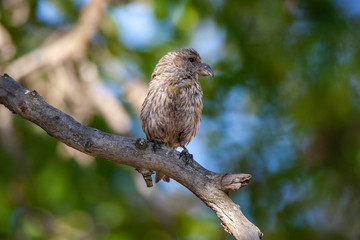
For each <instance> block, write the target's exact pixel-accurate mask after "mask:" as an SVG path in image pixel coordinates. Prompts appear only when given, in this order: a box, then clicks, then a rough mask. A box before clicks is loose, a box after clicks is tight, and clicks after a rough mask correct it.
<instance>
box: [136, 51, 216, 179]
mask: <svg viewBox="0 0 360 240" xmlns="http://www.w3.org/2000/svg"><path fill="white" fill-rule="evenodd" d="M199 75H201V76H209V75H211V76H212V77H213V76H214V73H213V71H212V69H211V68H210V66H209V65H208V64H206V63H203V62H202V60H201V57H200V55H199V54H198V53H197V52H196V51H195V50H194V49H191V48H190V49H180V50H177V51H173V52H169V53H167V54H166V55H165V56H164V57H162V58H161V59H160V61H159V62H158V64H157V65H156V67H155V69H154V72H153V74H152V75H151V82H150V86H149V91H148V94H147V96H146V98H145V100H144V102H143V104H142V109H141V114H140V118H141V124H142V128H143V130H144V132H145V134H146V138H147V139H148V140H149V141H151V142H153V144H154V150H156V146H157V145H159V144H162V145H164V146H166V147H169V148H173V149H176V148H177V147H182V148H183V151H182V152H181V154H180V157H181V156H183V155H184V156H185V157H186V159H187V160H188V159H191V158H192V155H191V154H190V153H189V152H188V150H187V149H186V147H185V146H186V145H187V144H188V143H189V142H190V141H191V139H192V138H193V137H195V135H196V133H197V131H198V129H199V126H200V122H201V112H202V107H203V104H202V94H203V92H202V89H201V86H200V83H199V81H198V76H199ZM161 179H163V180H164V181H166V182H169V180H170V179H169V177H167V176H165V175H164V174H162V173H159V172H157V173H156V177H155V182H158V181H160V180H161Z"/></svg>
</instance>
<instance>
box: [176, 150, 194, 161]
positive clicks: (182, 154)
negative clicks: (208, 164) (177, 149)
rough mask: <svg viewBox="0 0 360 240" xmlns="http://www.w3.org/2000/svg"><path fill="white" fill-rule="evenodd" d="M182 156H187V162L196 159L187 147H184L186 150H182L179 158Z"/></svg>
mask: <svg viewBox="0 0 360 240" xmlns="http://www.w3.org/2000/svg"><path fill="white" fill-rule="evenodd" d="M182 156H184V157H185V159H184V160H185V164H188V163H189V161H192V160H194V158H193V155H192V154H191V153H189V151H188V150H187V149H186V148H184V150H182V151H181V153H180V156H179V158H181V157H182Z"/></svg>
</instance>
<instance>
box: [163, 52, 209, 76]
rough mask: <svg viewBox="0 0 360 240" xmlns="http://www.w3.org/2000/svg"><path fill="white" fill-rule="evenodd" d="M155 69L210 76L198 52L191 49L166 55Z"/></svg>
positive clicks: (206, 65)
mask: <svg viewBox="0 0 360 240" xmlns="http://www.w3.org/2000/svg"><path fill="white" fill-rule="evenodd" d="M156 68H167V70H171V71H174V70H176V71H177V72H184V73H192V74H195V73H197V74H199V75H201V76H209V75H210V76H212V77H214V73H213V71H212V69H211V67H210V66H209V65H208V64H206V63H204V62H203V61H202V60H201V57H200V55H199V53H198V52H196V51H195V50H194V49H192V48H185V49H180V50H177V51H173V52H169V53H167V54H166V55H165V56H164V57H163V58H161V59H160V61H159V63H158V65H157V67H156Z"/></svg>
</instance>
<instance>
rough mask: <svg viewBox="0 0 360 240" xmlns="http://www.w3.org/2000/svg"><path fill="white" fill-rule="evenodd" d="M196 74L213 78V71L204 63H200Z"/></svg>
mask: <svg viewBox="0 0 360 240" xmlns="http://www.w3.org/2000/svg"><path fill="white" fill-rule="evenodd" d="M196 72H197V73H198V74H199V75H201V76H209V75H211V77H214V72H213V70H212V69H211V67H210V66H209V65H207V64H206V63H201V65H200V67H199V68H198V70H197V71H196Z"/></svg>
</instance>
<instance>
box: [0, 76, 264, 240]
mask: <svg viewBox="0 0 360 240" xmlns="http://www.w3.org/2000/svg"><path fill="white" fill-rule="evenodd" d="M0 103H1V104H3V105H5V106H6V107H7V108H8V109H9V110H10V111H12V112H13V113H17V114H19V115H20V116H21V117H23V118H24V119H27V120H29V121H31V122H33V123H35V124H36V125H38V126H40V127H41V128H42V129H44V130H45V131H46V132H47V133H48V134H49V135H50V136H53V137H55V138H57V139H58V140H60V141H61V142H63V143H65V144H66V145H68V146H70V147H72V148H75V149H77V150H79V151H81V152H84V153H86V154H88V155H91V156H94V157H98V158H103V159H106V160H109V161H112V162H116V163H119V164H125V165H128V166H131V167H134V168H136V169H140V170H142V169H148V170H149V171H148V172H150V171H160V172H162V173H164V174H165V175H167V176H169V177H171V178H172V179H174V180H175V181H177V182H179V183H180V184H182V185H184V186H185V187H186V188H188V189H189V190H190V191H191V192H193V193H194V194H195V195H196V196H197V197H198V198H200V199H201V200H202V201H203V202H204V203H205V204H206V205H207V206H209V207H210V208H211V209H212V210H213V211H214V212H215V214H216V215H217V216H218V217H219V219H220V220H221V222H222V225H223V227H224V228H225V230H226V231H228V232H229V233H231V234H232V235H234V237H235V238H236V239H241V240H244V239H246V240H250V239H251V240H253V239H254V240H255V239H261V238H262V235H263V234H262V233H261V231H260V230H259V229H258V228H257V227H256V226H255V225H254V224H252V223H251V222H250V221H249V220H248V219H247V218H246V217H245V216H244V215H243V213H242V212H241V210H240V206H238V205H236V204H235V203H234V202H233V201H232V200H231V199H230V198H229V196H228V194H227V192H228V191H230V190H237V189H239V188H241V187H243V186H245V185H247V183H248V182H249V180H250V178H251V175H249V174H231V173H226V174H217V173H214V172H211V171H208V170H207V169H205V168H203V167H202V166H201V165H200V164H198V163H197V162H196V161H190V162H189V163H185V162H184V161H183V160H182V159H179V152H177V151H174V150H172V149H169V148H166V147H162V148H161V149H159V150H157V151H156V153H154V151H153V150H152V148H151V147H149V146H148V142H147V141H146V140H144V139H142V138H129V137H122V136H118V135H114V134H109V133H105V132H102V131H100V130H98V129H94V128H90V127H86V126H84V125H82V124H80V123H79V122H77V121H76V120H75V119H73V118H72V117H71V116H69V115H67V114H65V113H63V112H61V111H60V110H58V109H56V108H54V107H52V106H50V105H49V104H48V103H46V102H45V100H44V98H43V97H42V96H40V95H39V94H38V93H37V92H36V91H29V90H27V89H25V88H23V87H22V86H20V85H19V84H18V83H17V82H16V81H15V80H13V79H12V78H11V77H10V76H8V75H7V74H5V75H4V76H0ZM145 172H146V171H145ZM148 181H149V179H148ZM150 181H151V179H150ZM147 184H148V185H149V183H148V182H147Z"/></svg>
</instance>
